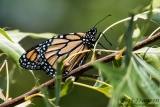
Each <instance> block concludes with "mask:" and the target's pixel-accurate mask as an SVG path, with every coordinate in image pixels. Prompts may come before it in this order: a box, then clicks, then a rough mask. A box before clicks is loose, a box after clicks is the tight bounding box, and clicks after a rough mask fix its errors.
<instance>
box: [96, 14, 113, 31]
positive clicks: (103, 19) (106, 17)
mask: <svg viewBox="0 0 160 107" xmlns="http://www.w3.org/2000/svg"><path fill="white" fill-rule="evenodd" d="M108 16H111V15H107V16H106V17H104V18H103V19H101V20H100V21H99V22H98V23H96V24H95V25H94V28H95V27H96V26H97V25H98V24H99V23H100V22H102V21H103V20H104V19H106V18H107V17H108Z"/></svg>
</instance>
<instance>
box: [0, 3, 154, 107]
mask: <svg viewBox="0 0 160 107" xmlns="http://www.w3.org/2000/svg"><path fill="white" fill-rule="evenodd" d="M150 2H151V0H81V1H80V0H26V1H24V0H0V27H1V28H4V27H10V29H11V30H14V29H19V30H20V31H22V32H33V33H45V32H52V33H56V34H65V33H71V32H86V31H88V30H89V29H90V28H92V27H93V26H94V25H95V24H96V23H97V22H98V21H100V20H101V19H102V18H104V17H105V16H106V15H108V14H111V15H112V16H111V17H108V18H107V19H105V20H104V21H103V22H101V23H100V24H98V25H97V28H98V31H99V32H102V31H103V30H104V29H105V28H106V27H108V26H109V25H111V24H113V23H115V22H117V21H119V20H122V19H124V18H126V17H128V16H129V12H131V11H132V10H134V9H136V8H137V7H141V8H143V7H146V6H147V5H149V4H150ZM141 23H143V22H141V20H140V21H139V26H141ZM156 27H157V26H155V24H153V23H151V26H150V27H149V30H148V31H147V33H146V36H148V35H150V33H151V32H152V31H153V30H154V29H155V28H156ZM124 31H125V24H124V23H123V24H120V25H117V26H116V27H114V28H113V30H109V31H108V32H106V33H105V36H106V37H107V38H108V40H109V41H110V42H111V43H112V44H113V46H112V47H110V46H109V44H108V43H107V42H106V41H101V43H102V44H103V45H104V46H106V47H107V48H108V49H113V50H115V49H116V47H117V40H118V38H119V37H120V36H121V35H122V34H123V33H124ZM42 41H44V39H33V38H30V37H27V38H25V39H24V40H22V41H21V42H20V44H21V45H22V47H24V48H25V49H29V48H31V47H32V46H34V45H36V44H38V43H40V42H42ZM3 60H4V58H1V61H3ZM8 60H9V62H8V63H9V70H10V71H11V70H13V67H14V66H12V65H13V62H12V61H10V59H8ZM92 71H93V70H92ZM92 71H91V72H92ZM34 73H35V75H36V77H37V78H39V79H40V80H39V82H40V83H44V82H45V81H47V80H49V79H50V77H49V76H47V75H46V74H45V73H44V72H42V71H34ZM5 76H6V73H5V72H4V70H3V72H2V73H1V77H0V78H1V79H0V84H1V87H2V88H3V90H4V92H5V84H6V83H5V78H4V77H5ZM35 83H36V81H35V79H34V78H33V76H32V75H31V73H30V72H28V71H27V70H22V71H19V70H18V69H17V68H16V69H15V71H14V74H13V79H12V81H11V86H10V97H12V98H15V97H17V96H19V95H21V94H24V93H26V92H27V91H29V90H31V89H32V88H33V87H34V86H35ZM90 84H93V83H90ZM49 93H50V96H51V97H53V95H54V91H53V90H51V91H49ZM107 101H108V98H107V97H106V96H104V95H103V94H101V93H99V92H96V91H93V90H90V89H86V88H83V87H79V86H75V87H74V89H73V91H72V92H71V93H70V94H68V95H67V96H65V97H63V98H61V100H60V105H61V106H62V107H82V106H83V107H106V106H107ZM33 103H35V105H34V104H33V105H31V106H30V107H32V106H33V107H44V106H45V104H44V102H43V99H42V98H35V99H34V100H33Z"/></svg>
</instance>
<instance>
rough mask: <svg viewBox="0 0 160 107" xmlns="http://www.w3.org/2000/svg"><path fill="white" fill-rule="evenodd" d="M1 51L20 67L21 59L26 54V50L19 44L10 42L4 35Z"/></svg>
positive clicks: (1, 40) (0, 46)
mask: <svg viewBox="0 0 160 107" xmlns="http://www.w3.org/2000/svg"><path fill="white" fill-rule="evenodd" d="M0 50H2V51H3V52H4V53H5V54H6V55H7V56H9V57H10V58H11V59H12V61H13V62H14V63H15V64H16V65H17V66H18V67H19V68H21V67H20V66H19V57H20V56H21V55H22V53H24V52H25V51H24V49H23V48H22V47H21V46H20V45H19V44H18V43H15V42H14V43H13V42H11V41H10V40H8V39H7V38H6V37H4V36H3V35H0Z"/></svg>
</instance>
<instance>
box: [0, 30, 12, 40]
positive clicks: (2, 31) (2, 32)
mask: <svg viewBox="0 0 160 107" xmlns="http://www.w3.org/2000/svg"><path fill="white" fill-rule="evenodd" d="M0 33H1V34H2V35H3V36H4V37H6V38H7V39H8V40H9V41H11V42H13V41H12V39H11V38H10V37H9V36H8V35H7V34H6V32H5V31H4V30H3V29H1V28H0Z"/></svg>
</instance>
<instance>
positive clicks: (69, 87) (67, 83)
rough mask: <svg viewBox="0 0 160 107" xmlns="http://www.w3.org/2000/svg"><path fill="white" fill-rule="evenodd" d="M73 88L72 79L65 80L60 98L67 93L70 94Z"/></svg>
mask: <svg viewBox="0 0 160 107" xmlns="http://www.w3.org/2000/svg"><path fill="white" fill-rule="evenodd" d="M73 86H74V85H73V81H72V78H67V79H66V81H65V83H64V85H63V88H62V90H61V92H60V96H61V97H63V96H65V95H67V94H68V93H70V92H71V91H72V89H73Z"/></svg>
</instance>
